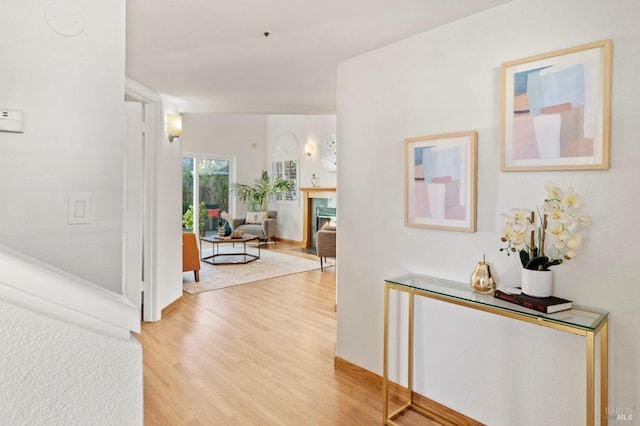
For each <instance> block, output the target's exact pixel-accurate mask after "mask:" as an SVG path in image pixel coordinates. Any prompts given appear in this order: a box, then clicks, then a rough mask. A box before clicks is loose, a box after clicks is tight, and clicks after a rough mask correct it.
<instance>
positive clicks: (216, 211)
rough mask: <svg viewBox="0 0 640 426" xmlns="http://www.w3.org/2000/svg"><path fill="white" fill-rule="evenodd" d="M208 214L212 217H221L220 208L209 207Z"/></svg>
mask: <svg viewBox="0 0 640 426" xmlns="http://www.w3.org/2000/svg"><path fill="white" fill-rule="evenodd" d="M207 216H209V217H212V218H216V217H220V209H207Z"/></svg>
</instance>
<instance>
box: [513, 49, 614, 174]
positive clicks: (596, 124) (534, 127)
mask: <svg viewBox="0 0 640 426" xmlns="http://www.w3.org/2000/svg"><path fill="white" fill-rule="evenodd" d="M611 50H612V43H611V40H602V41H598V42H594V43H589V44H584V45H581V46H575V47H571V48H568V49H563V50H558V51H554V52H550V53H544V54H541V55H536V56H531V57H528V58H524V59H519V60H516V61H511V62H506V63H504V64H502V72H501V86H502V94H501V125H500V170H502V171H528V170H590V169H592V170H593V169H599V170H602V169H608V168H609V162H610V159H609V149H610V148H609V145H610V115H611Z"/></svg>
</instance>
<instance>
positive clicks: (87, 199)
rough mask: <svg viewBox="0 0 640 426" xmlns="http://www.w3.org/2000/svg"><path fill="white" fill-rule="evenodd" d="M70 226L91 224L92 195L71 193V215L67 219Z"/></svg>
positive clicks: (88, 193)
mask: <svg viewBox="0 0 640 426" xmlns="http://www.w3.org/2000/svg"><path fill="white" fill-rule="evenodd" d="M67 223H68V224H69V225H79V224H87V223H91V193H90V192H70V193H69V213H68V218H67Z"/></svg>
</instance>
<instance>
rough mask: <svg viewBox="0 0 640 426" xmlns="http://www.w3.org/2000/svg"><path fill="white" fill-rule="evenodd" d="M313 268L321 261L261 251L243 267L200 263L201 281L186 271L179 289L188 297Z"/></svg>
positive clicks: (204, 253)
mask: <svg viewBox="0 0 640 426" xmlns="http://www.w3.org/2000/svg"><path fill="white" fill-rule="evenodd" d="M249 250H250V253H254V252H255V251H256V250H255V249H249ZM210 254H211V249H205V250H204V252H203V255H204V256H208V255H210ZM313 269H320V260H318V261H317V262H314V261H312V260H309V259H304V258H302V257H298V256H289V255H286V254H280V253H276V252H273V251H269V250H260V259H258V260H255V261H253V262H249V263H247V264H246V265H242V264H233V265H210V264H208V263H205V262H201V267H200V282H195V281H194V276H193V272H185V273H184V274H183V278H182V288H183V289H184V291H186V292H187V293H189V294H196V293H201V292H203V291H211V290H219V289H221V288H225V287H232V286H235V285H240V284H248V283H251V282H254V281H260V280H266V279H269V278H275V277H281V276H284V275H289V274H296V273H298V272H305V271H311V270H313Z"/></svg>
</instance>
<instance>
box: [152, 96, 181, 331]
mask: <svg viewBox="0 0 640 426" xmlns="http://www.w3.org/2000/svg"><path fill="white" fill-rule="evenodd" d="M160 104H161V105H159V106H158V108H160V109H161V112H160V117H158V120H159V121H160V122H161V123H162V125H161V127H162V128H161V129H160V130H161V133H162V135H161V137H159V138H158V140H157V141H154V142H155V144H156V145H155V147H154V150H155V151H154V152H153V156H154V158H153V164H154V172H153V175H154V176H155V177H156V179H155V182H154V184H155V186H153V189H152V190H153V197H152V199H153V201H152V205H153V207H152V210H153V211H152V212H151V217H152V221H153V225H152V228H153V239H154V243H153V245H152V247H151V250H152V253H151V257H152V260H151V266H152V268H153V271H152V280H153V282H154V283H155V287H154V290H155V291H154V293H153V295H152V297H153V298H154V301H153V303H152V306H153V308H154V309H155V311H156V312H154V319H160V311H161V310H162V309H163V308H165V307H167V306H168V305H169V304H171V303H172V302H174V301H175V300H176V299H178V298H179V297H181V296H182V205H181V203H180V200H181V197H182V178H181V176H182V166H181V159H182V147H181V145H180V141H181V138H178V139H174V140H173V142H169V138H168V136H167V125H166V116H167V114H169V113H172V114H175V113H178V110H177V106H176V105H175V104H174V103H173V102H171V101H170V100H168V99H166V98H162V100H161V102H160Z"/></svg>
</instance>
